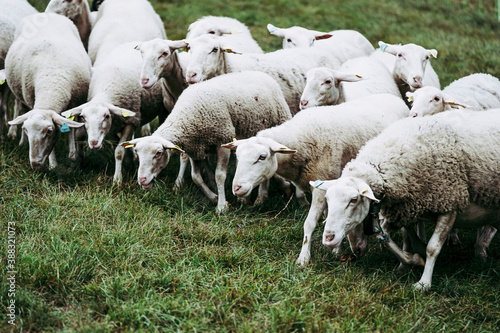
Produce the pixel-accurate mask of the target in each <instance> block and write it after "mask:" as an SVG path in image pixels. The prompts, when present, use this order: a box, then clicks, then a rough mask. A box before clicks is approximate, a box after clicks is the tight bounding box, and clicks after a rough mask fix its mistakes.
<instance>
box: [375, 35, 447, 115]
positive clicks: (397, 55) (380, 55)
mask: <svg viewBox="0 0 500 333" xmlns="http://www.w3.org/2000/svg"><path fill="white" fill-rule="evenodd" d="M379 45H380V50H376V51H375V52H374V53H373V54H372V57H374V58H376V59H378V60H380V61H381V62H382V63H384V64H385V65H386V66H387V68H388V69H389V70H390V71H391V72H392V75H393V77H394V81H396V84H397V85H398V87H399V90H400V92H401V96H405V95H406V92H408V91H410V92H414V91H415V90H416V89H418V88H422V87H424V86H432V87H436V88H438V89H441V85H440V83H439V78H438V76H437V74H436V72H435V71H434V69H433V68H432V66H431V63H430V58H437V51H436V50H434V49H425V48H423V47H422V46H420V45H416V44H405V45H391V44H386V43H384V42H379ZM408 106H410V105H408Z"/></svg>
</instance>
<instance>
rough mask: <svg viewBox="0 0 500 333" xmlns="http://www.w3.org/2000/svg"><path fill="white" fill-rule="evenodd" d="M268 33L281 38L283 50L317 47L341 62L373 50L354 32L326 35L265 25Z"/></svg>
mask: <svg viewBox="0 0 500 333" xmlns="http://www.w3.org/2000/svg"><path fill="white" fill-rule="evenodd" d="M267 29H268V30H269V32H270V33H271V34H273V35H275V36H278V37H281V38H283V48H284V49H288V48H297V47H319V48H324V49H328V50H330V51H332V52H335V54H336V56H337V57H338V58H339V59H340V61H341V62H344V61H347V60H349V59H352V58H356V57H362V56H367V55H369V54H371V53H372V52H373V51H375V49H374V48H373V45H372V44H371V43H370V41H369V40H368V39H366V37H365V36H363V35H362V34H361V33H359V32H358V31H355V30H334V31H330V32H328V33H325V32H319V31H315V30H309V29H306V28H302V27H298V26H295V27H290V28H278V27H275V26H274V25H272V24H268V25H267Z"/></svg>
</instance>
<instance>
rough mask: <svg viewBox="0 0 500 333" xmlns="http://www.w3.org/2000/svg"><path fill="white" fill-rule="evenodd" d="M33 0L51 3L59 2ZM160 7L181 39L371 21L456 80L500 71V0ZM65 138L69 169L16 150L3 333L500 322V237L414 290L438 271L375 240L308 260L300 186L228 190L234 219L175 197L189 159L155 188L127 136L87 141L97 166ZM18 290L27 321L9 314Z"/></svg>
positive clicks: (473, 326) (425, 327)
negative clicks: (198, 27)
mask: <svg viewBox="0 0 500 333" xmlns="http://www.w3.org/2000/svg"><path fill="white" fill-rule="evenodd" d="M29 1H30V3H32V4H33V5H35V6H36V7H37V9H38V10H44V8H45V6H46V4H47V3H48V0H29ZM151 2H152V4H153V6H154V7H155V9H156V10H157V12H158V13H159V14H160V16H161V18H162V19H163V21H164V23H165V28H166V32H167V35H168V36H169V38H170V39H182V38H183V37H184V36H185V33H186V29H187V27H188V25H189V23H191V22H193V21H194V20H196V19H197V18H199V17H201V16H203V15H221V16H230V17H234V18H237V19H239V20H240V21H242V22H244V23H245V24H247V25H248V26H249V28H250V30H251V31H252V33H253V35H254V38H255V39H256V40H257V41H258V42H259V43H260V45H261V46H262V47H263V49H264V50H266V51H272V50H275V49H277V48H279V47H280V46H281V40H280V39H278V38H277V37H274V36H271V35H269V34H268V32H267V30H266V28H265V27H266V24H267V23H272V24H274V25H276V26H280V27H288V26H292V25H301V26H305V27H309V28H311V29H316V30H322V31H329V30H334V29H341V28H346V29H356V30H358V31H360V32H361V33H363V34H364V35H365V36H366V37H367V38H368V39H369V40H370V41H371V42H372V43H373V44H374V45H376V43H377V42H378V41H379V40H383V41H385V42H388V43H400V42H401V43H409V42H414V43H417V44H421V45H423V46H425V47H427V48H435V49H437V50H438V51H439V56H438V58H437V59H433V60H432V65H433V67H434V69H435V70H436V72H437V73H438V75H439V76H440V79H441V84H442V86H443V87H444V86H446V85H448V84H449V83H450V82H451V81H453V80H454V79H457V78H460V77H462V76H465V75H468V74H471V73H475V72H486V73H490V74H493V75H495V76H497V77H499V76H500V39H499V38H498V36H499V32H500V24H499V23H498V22H497V21H496V13H495V12H494V11H493V9H492V8H494V3H495V1H491V0H490V1H482V6H483V8H484V10H483V11H482V12H480V11H479V10H478V8H477V1H476V2H472V1H469V3H470V4H469V5H466V6H463V4H462V1H438V0H434V1H431V0H414V1H398V0H380V1H368V0H359V1H340V0H330V1H327V2H326V1H320V0H307V1H298V0H275V1H269V0H247V1H233V2H223V1H213V0H208V1H205V0H198V1H192V0H187V1H186V0H184V1H180V0H172V1H159V0H152V1H151ZM473 4H475V6H473ZM487 9H489V10H487ZM64 143H65V142H62V143H61V145H60V147H61V149H60V150H59V153H60V155H59V156H58V160H59V162H60V167H59V168H58V169H57V170H56V171H53V172H49V171H35V170H32V169H31V168H30V167H29V159H28V147H27V145H26V146H23V147H18V146H17V143H16V142H13V141H11V140H8V139H6V140H5V141H4V142H2V143H0V168H1V169H0V205H1V206H0V221H1V222H2V223H1V229H0V235H1V237H0V239H1V242H0V263H1V267H0V271H1V274H0V275H1V276H2V281H1V283H0V331H6V332H8V331H16V332H21V331H22V332H111V331H119V332H122V331H142V332H155V331H161V332H163V331H166V332H174V331H175V332H200V331H218V332H261V331H266V332H296V331H307V332H347V331H353V332H407V331H412V332H498V331H499V329H500V289H499V287H498V280H499V278H500V254H499V253H500V252H499V250H500V246H499V242H498V240H497V239H494V240H493V242H492V246H491V248H490V250H489V258H488V260H487V261H486V262H484V263H483V262H479V261H477V260H475V259H474V253H473V252H474V251H473V245H474V240H475V232H474V231H461V232H460V237H461V245H459V246H458V248H457V247H456V248H449V247H445V248H444V249H443V251H442V253H441V255H440V256H439V259H438V261H437V264H436V269H435V273H434V279H433V285H432V289H431V291H430V292H427V293H420V292H415V291H414V290H413V289H412V287H411V286H412V284H413V283H415V282H417V281H418V280H419V278H420V275H421V273H422V269H419V268H415V269H414V270H412V271H411V272H409V273H407V274H405V275H398V274H397V273H396V272H395V267H396V266H397V264H398V261H397V259H396V258H395V257H394V256H393V255H392V254H391V253H389V251H388V250H386V249H381V248H380V247H379V245H378V244H377V242H376V241H375V239H372V240H371V242H370V250H369V252H368V254H367V255H366V256H365V257H363V258H361V259H358V260H356V261H351V262H341V261H339V260H337V259H336V258H334V257H333V256H332V254H331V253H329V251H328V250H327V249H326V248H325V247H323V245H321V233H322V230H321V228H318V229H320V230H318V231H317V232H316V233H315V235H314V237H313V240H312V241H313V246H312V260H311V264H310V265H309V266H308V267H305V268H301V267H297V266H296V265H295V264H294V261H295V259H296V258H297V256H298V254H299V252H300V246H301V241H302V223H303V221H304V219H305V217H306V214H307V209H305V208H303V207H300V206H299V205H298V204H297V202H296V201H295V200H294V199H292V200H291V201H290V203H289V204H288V199H289V197H288V196H286V195H285V194H284V193H280V192H278V191H273V192H271V194H270V200H268V201H267V202H266V203H265V204H264V205H263V206H262V207H252V206H241V205H239V204H238V203H237V202H236V200H235V199H234V197H233V196H232V194H231V193H230V190H229V187H228V197H229V200H230V203H231V209H230V210H229V212H228V213H227V214H224V215H222V216H219V215H218V214H217V213H216V212H215V206H214V205H213V204H211V203H209V202H207V200H205V198H204V197H203V195H202V194H201V192H199V191H198V189H197V188H196V187H195V186H194V185H193V184H192V182H191V181H190V178H189V176H188V177H187V181H186V183H187V186H185V188H183V189H182V190H181V191H180V193H178V194H174V193H173V192H172V190H171V189H172V186H173V181H174V179H175V175H176V167H177V164H176V163H174V164H173V165H172V167H169V168H167V170H165V171H164V172H163V173H162V174H161V176H160V177H158V178H159V179H158V180H157V181H156V183H155V185H154V186H153V188H152V189H151V190H150V191H143V190H142V189H141V188H140V186H139V185H138V184H137V181H136V176H137V175H136V168H135V167H133V168H130V170H128V172H127V174H126V177H125V181H124V184H123V185H122V186H121V187H120V188H117V187H113V186H112V175H113V171H114V170H113V168H114V164H113V151H112V147H111V144H109V143H108V144H107V145H106V147H105V148H104V149H101V150H100V151H89V150H87V151H86V158H85V160H84V162H83V163H82V164H81V165H73V164H71V163H70V161H69V160H68V159H67V157H66V156H67V152H66V151H65V144H64ZM233 168H234V167H233ZM230 179H231V177H228V180H230ZM9 222H11V223H10V224H8V223H9ZM9 226H11V227H13V228H14V229H15V241H16V258H15V260H16V263H15V269H16V270H17V274H15V297H10V296H8V294H9V290H10V289H11V285H10V283H9V281H8V280H7V277H8V274H7V272H8V271H9V269H8V268H7V267H6V265H7V264H6V260H7V254H8V248H7V246H8V243H7V239H8V237H9V231H10V230H9V228H8V227H9ZM11 235H12V233H11ZM396 240H397V238H396ZM346 248H348V246H347V243H346ZM9 276H10V275H9ZM495 281H497V282H495ZM11 299H14V300H15V307H16V314H17V318H16V325H15V326H12V325H10V324H9V323H8V320H9V318H8V317H7V313H8V311H9V309H8V308H7V307H8V306H9V304H10V302H11Z"/></svg>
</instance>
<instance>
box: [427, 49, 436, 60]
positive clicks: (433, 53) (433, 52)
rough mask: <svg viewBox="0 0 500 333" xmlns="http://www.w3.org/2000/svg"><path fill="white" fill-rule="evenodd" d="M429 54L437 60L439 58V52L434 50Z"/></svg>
mask: <svg viewBox="0 0 500 333" xmlns="http://www.w3.org/2000/svg"><path fill="white" fill-rule="evenodd" d="M429 52H430V53H431V56H432V57H433V58H437V56H438V51H436V50H434V49H432V50H430V51H429Z"/></svg>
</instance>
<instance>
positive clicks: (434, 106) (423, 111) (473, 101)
mask: <svg viewBox="0 0 500 333" xmlns="http://www.w3.org/2000/svg"><path fill="white" fill-rule="evenodd" d="M406 95H407V96H408V97H409V98H411V99H412V100H413V105H412V108H411V111H410V116H411V117H423V116H427V115H433V114H436V113H439V112H443V111H449V110H451V109H452V108H457V107H466V108H467V109H470V110H488V109H494V108H500V81H499V80H498V79H497V78H496V77H494V76H492V75H490V74H479V73H478V74H472V75H469V76H466V77H463V78H460V79H458V80H455V81H453V82H452V83H451V84H450V85H449V86H447V87H446V88H444V89H443V91H441V90H439V89H437V88H435V87H423V88H420V89H418V90H417V91H415V92H414V93H410V92H408V93H406Z"/></svg>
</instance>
